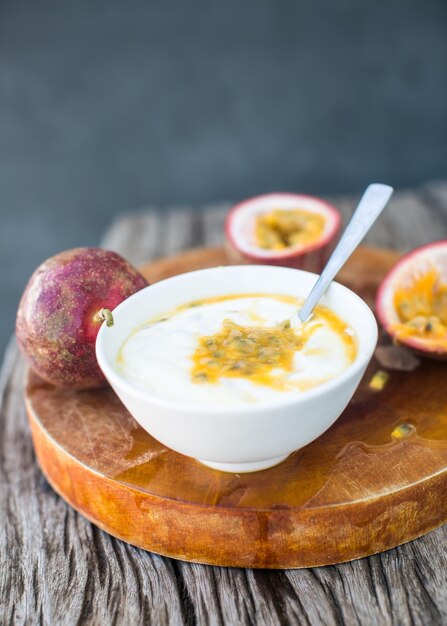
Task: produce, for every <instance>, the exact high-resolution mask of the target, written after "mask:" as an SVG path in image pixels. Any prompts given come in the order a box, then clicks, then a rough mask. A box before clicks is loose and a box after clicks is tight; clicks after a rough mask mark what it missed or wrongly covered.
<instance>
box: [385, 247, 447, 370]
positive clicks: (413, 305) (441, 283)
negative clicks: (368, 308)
mask: <svg viewBox="0 0 447 626" xmlns="http://www.w3.org/2000/svg"><path fill="white" fill-rule="evenodd" d="M376 312H377V316H378V318H379V321H380V322H381V324H382V326H383V328H384V329H385V331H386V332H387V333H388V334H389V335H390V336H391V337H392V338H393V341H394V342H395V343H397V344H402V345H405V346H407V347H408V348H411V349H412V350H413V351H415V352H416V353H418V354H419V355H420V356H425V357H428V358H433V359H443V360H444V359H447V240H445V241H437V242H434V243H430V244H427V245H425V246H422V247H420V248H417V249H416V250H413V251H412V252H410V253H408V254H406V255H405V256H403V257H402V258H401V259H400V261H398V263H397V264H396V265H395V266H394V267H393V268H392V269H391V270H390V271H389V273H388V274H387V276H386V277H385V279H384V280H383V282H382V284H381V286H380V288H379V290H378V292H377V297H376Z"/></svg>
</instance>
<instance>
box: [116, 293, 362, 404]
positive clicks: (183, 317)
mask: <svg viewBox="0 0 447 626" xmlns="http://www.w3.org/2000/svg"><path fill="white" fill-rule="evenodd" d="M301 304H302V303H301V301H300V300H298V299H296V298H294V297H290V296H281V295H276V294H256V295H252V294H236V295H230V296H223V297H216V298H208V299H205V300H200V301H195V302H191V303H188V304H185V305H183V306H181V307H179V308H177V309H175V310H172V311H168V312H166V313H165V314H164V315H162V316H160V317H158V318H156V319H152V320H148V322H147V323H145V324H144V325H143V326H141V327H139V328H137V329H136V330H134V331H133V332H132V334H131V335H130V336H129V337H128V338H127V339H126V341H125V342H124V343H123V345H122V346H121V348H120V351H119V353H118V358H117V368H118V371H119V372H120V373H121V375H122V376H123V377H124V378H125V379H126V380H128V381H129V382H130V383H132V384H133V385H135V386H136V387H139V388H141V389H145V390H147V391H150V392H151V393H152V394H154V395H156V396H158V397H160V398H164V399H166V400H175V401H177V402H182V403H185V404H192V405H198V404H200V405H213V406H216V405H238V406H240V405H244V404H253V403H262V402H271V401H274V400H277V399H280V398H284V397H285V396H290V395H297V394H298V395H299V394H303V393H305V392H306V390H308V389H311V388H313V387H315V386H317V385H320V384H322V383H324V382H326V381H327V380H330V379H331V378H334V377H336V376H339V375H340V374H341V373H342V372H343V371H344V370H345V369H346V368H348V367H349V366H350V364H351V363H352V362H353V361H354V360H355V357H356V355H357V342H356V338H355V335H354V332H353V330H352V329H351V328H350V327H349V326H348V325H347V324H346V323H345V322H344V321H343V320H341V319H340V318H339V317H338V316H337V315H335V313H333V312H332V311H330V310H329V309H327V308H325V307H323V306H318V307H316V309H315V311H314V314H313V316H312V318H311V320H309V321H308V322H306V323H305V324H303V325H301V326H300V327H298V328H290V327H289V325H288V324H287V323H284V320H288V319H289V318H290V317H291V316H292V315H293V313H295V312H296V310H297V308H299V306H300V305H301Z"/></svg>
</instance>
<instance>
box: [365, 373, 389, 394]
mask: <svg viewBox="0 0 447 626" xmlns="http://www.w3.org/2000/svg"><path fill="white" fill-rule="evenodd" d="M389 378H390V375H389V374H388V373H387V372H384V371H383V370H378V371H377V372H376V373H375V374H374V376H373V377H372V378H371V380H370V383H369V388H370V389H372V390H373V391H383V390H384V389H385V387H386V385H387V383H388V381H389Z"/></svg>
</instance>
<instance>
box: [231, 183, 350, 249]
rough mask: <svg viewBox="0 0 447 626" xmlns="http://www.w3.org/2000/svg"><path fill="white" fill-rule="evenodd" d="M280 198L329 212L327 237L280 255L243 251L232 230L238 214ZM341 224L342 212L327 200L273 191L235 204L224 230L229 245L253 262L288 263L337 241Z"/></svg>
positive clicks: (302, 194)
mask: <svg viewBox="0 0 447 626" xmlns="http://www.w3.org/2000/svg"><path fill="white" fill-rule="evenodd" d="M278 197H279V198H281V197H282V198H289V199H290V198H293V199H295V200H297V202H299V201H300V200H305V201H308V200H311V201H312V202H315V203H317V204H319V205H320V206H321V207H322V208H323V209H324V210H325V211H326V212H327V214H328V215H330V216H331V220H332V223H331V225H330V229H329V230H328V232H327V233H326V235H325V236H324V237H321V239H318V241H316V242H314V243H310V244H308V245H306V244H304V245H303V246H302V247H299V248H294V247H293V246H292V247H291V248H289V249H285V250H284V251H282V252H281V253H278V250H276V251H274V250H263V249H262V248H259V249H258V250H257V251H256V252H252V251H248V250H242V248H241V247H240V245H239V243H238V242H237V241H236V239H235V237H234V234H233V230H232V224H233V220H234V217H235V215H236V213H238V212H239V211H241V210H244V208H245V207H246V206H247V205H252V204H256V203H258V202H262V201H264V200H268V199H273V198H278ZM341 224H342V217H341V214H340V211H339V210H338V209H337V208H336V207H335V206H334V205H333V204H330V203H329V202H327V201H326V200H323V199H322V198H319V197H318V196H312V195H309V194H304V193H293V192H287V191H278V192H275V191H273V192H270V193H265V194H259V195H257V196H252V197H250V198H246V199H245V200H242V201H240V202H238V203H237V204H234V205H233V206H232V207H231V208H230V209H229V211H228V213H227V216H226V218H225V227H224V230H225V236H226V238H227V241H228V243H229V244H230V245H231V246H232V247H233V248H234V249H235V250H238V251H239V252H240V253H241V254H243V255H244V256H245V257H246V258H247V259H251V260H253V261H260V260H262V261H274V260H275V259H281V260H282V261H287V259H299V258H300V257H303V256H305V255H307V254H309V253H310V252H315V251H317V250H320V249H322V248H324V247H325V246H327V245H328V244H329V243H330V242H331V241H333V240H335V239H336V237H337V235H338V234H339V232H340V229H341Z"/></svg>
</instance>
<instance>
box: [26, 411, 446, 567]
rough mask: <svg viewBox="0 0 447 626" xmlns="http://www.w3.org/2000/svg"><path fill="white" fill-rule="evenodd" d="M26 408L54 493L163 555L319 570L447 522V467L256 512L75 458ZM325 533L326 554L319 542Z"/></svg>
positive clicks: (117, 532) (105, 526)
mask: <svg viewBox="0 0 447 626" xmlns="http://www.w3.org/2000/svg"><path fill="white" fill-rule="evenodd" d="M26 407H27V413H28V418H29V422H30V426H31V432H32V437H33V443H34V449H35V451H36V456H37V460H38V462H39V465H40V467H41V469H42V471H43V473H44V475H45V477H46V478H47V480H48V482H49V483H50V484H51V485H52V487H53V488H54V489H55V491H57V493H59V495H61V496H62V497H63V498H64V499H65V500H66V501H67V502H68V503H69V504H70V505H71V506H72V507H73V508H75V509H76V510H77V511H78V512H79V513H81V514H82V515H83V516H84V517H86V518H87V519H88V520H89V521H91V522H92V523H94V524H95V525H97V526H99V527H100V528H102V529H103V530H105V531H107V532H108V533H110V534H112V535H113V536H115V537H118V538H119V539H122V540H124V541H126V542H128V543H131V544H132V545H135V546H138V547H140V548H144V549H146V550H150V551H151V552H156V553H158V554H161V555H164V556H169V557H173V558H177V559H181V560H187V561H192V562H196V563H204V564H208V565H221V566H229V567H250V568H270V569H285V568H301V567H317V566H321V565H330V564H334V563H342V562H345V561H351V560H353V559H357V558H361V557H364V556H369V555H371V554H376V553H378V552H382V551H384V550H388V549H389V548H393V547H395V546H397V545H401V544H403V543H406V542H408V541H411V540H413V539H416V538H417V537H420V536H421V535H423V534H425V533H427V532H429V531H430V530H433V529H434V528H437V527H438V526H440V525H441V524H443V523H445V521H446V519H447V515H446V512H445V511H442V510H441V509H440V507H439V501H440V499H441V500H442V498H443V497H444V494H445V493H446V490H447V470H446V471H445V472H443V473H442V474H438V475H435V476H430V477H427V479H426V480H424V481H423V484H421V483H417V484H415V485H412V486H411V487H409V488H407V489H405V490H400V491H398V492H391V493H389V494H387V495H386V496H383V495H382V496H380V498H370V499H368V500H363V501H357V502H354V503H352V504H350V505H345V506H335V507H334V506H328V507H318V508H309V509H306V508H299V509H289V510H271V511H258V510H251V509H246V510H241V509H234V508H231V507H220V506H215V507H211V506H209V505H198V504H196V503H194V504H190V503H187V502H182V501H175V500H172V499H163V498H160V497H158V496H154V495H152V494H149V493H147V492H145V491H143V490H141V491H140V490H137V489H135V488H133V487H129V486H128V485H125V484H123V483H121V482H119V481H116V480H112V479H110V478H108V477H105V476H103V475H102V474H100V473H98V472H95V471H94V470H93V469H92V468H89V467H88V466H86V465H84V464H83V463H81V462H80V461H79V460H78V459H76V458H74V457H73V456H71V455H70V454H68V453H67V452H66V451H65V450H64V449H63V448H62V447H60V446H59V444H58V443H57V441H55V440H54V439H53V438H52V437H51V436H50V435H49V434H48V433H47V432H46V430H45V428H44V427H43V425H42V423H41V422H40V420H39V418H38V416H37V415H35V414H34V412H33V410H32V408H31V407H30V404H29V402H26ZM384 500H385V503H384V502H383V501H384ZM379 511H380V514H378V513H379ZM371 519H374V522H375V523H374V529H372V525H371V524H370V520H371ZM409 527H411V532H410V531H409ZM284 528H287V529H288V532H284ZM347 529H349V536H348V537H347V533H346V530H347ZM372 530H373V532H371V531H372ZM329 534H330V536H331V544H332V548H331V550H330V551H328V550H327V546H325V543H324V537H326V536H329ZM217 546H218V549H217V550H216V547H217Z"/></svg>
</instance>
